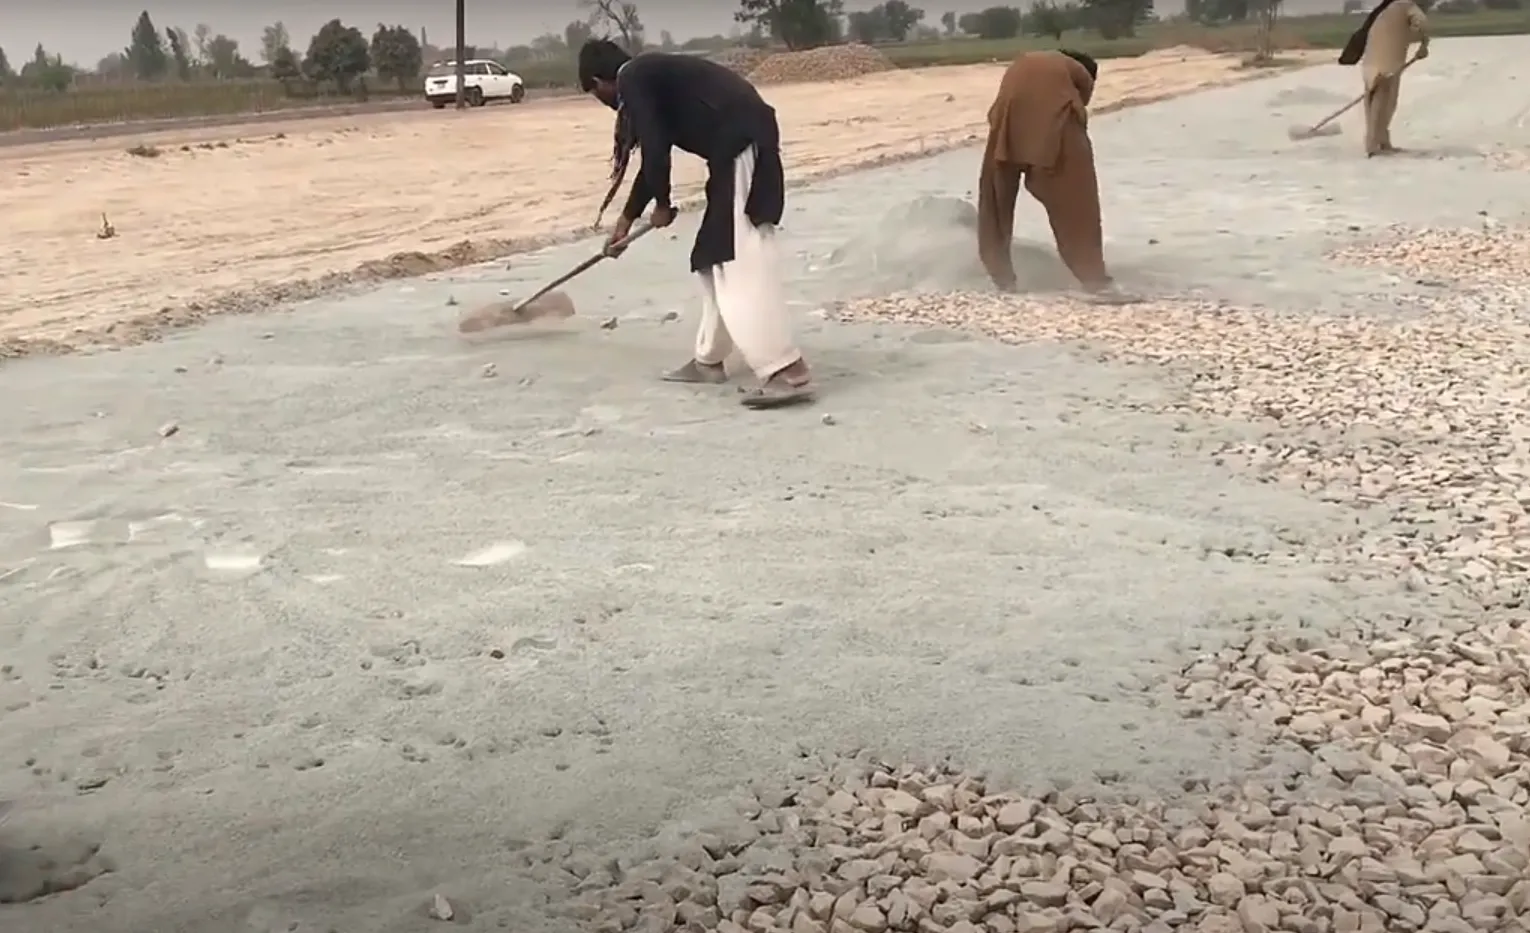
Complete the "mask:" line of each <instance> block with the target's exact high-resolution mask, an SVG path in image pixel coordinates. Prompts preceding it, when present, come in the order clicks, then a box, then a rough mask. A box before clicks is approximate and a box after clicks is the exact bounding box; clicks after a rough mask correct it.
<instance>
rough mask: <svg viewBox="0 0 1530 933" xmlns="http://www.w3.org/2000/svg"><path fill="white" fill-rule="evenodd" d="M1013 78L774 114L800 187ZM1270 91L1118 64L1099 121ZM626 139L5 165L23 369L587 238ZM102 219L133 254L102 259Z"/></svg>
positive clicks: (469, 115) (307, 146) (393, 140)
mask: <svg viewBox="0 0 1530 933" xmlns="http://www.w3.org/2000/svg"><path fill="white" fill-rule="evenodd" d="M998 74H999V68H998V66H991V65H983V66H975V67H970V68H938V69H927V70H923V71H898V72H890V73H887V74H882V75H876V76H872V77H868V78H864V79H860V80H856V81H851V82H844V83H835V84H827V85H796V86H789V87H782V88H773V89H770V90H769V91H768V97H769V99H770V100H771V102H772V103H774V104H775V105H776V106H777V108H778V109H779V111H780V113H781V119H782V123H783V132H784V144H785V146H786V150H787V151H786V158H787V161H788V164H789V165H790V172H791V175H792V178H793V179H794V180H799V181H800V180H803V179H807V178H813V177H821V176H823V175H829V174H834V173H837V172H842V171H846V170H848V169H852V168H855V167H857V166H861V165H865V164H868V163H875V162H878V161H886V160H892V159H898V158H904V157H908V156H910V155H918V154H920V153H927V152H938V151H942V150H944V149H948V148H950V147H951V146H953V145H964V144H966V143H967V142H968V141H969V140H970V139H971V138H972V137H973V135H974V134H975V133H977V132H978V131H979V129H980V128H981V126H982V125H983V121H984V118H985V114H986V113H987V107H988V104H989V101H990V99H991V96H992V94H993V91H994V88H995V83H996V81H997V76H998ZM1259 74H1261V73H1260V72H1252V71H1248V70H1241V69H1239V68H1238V67H1237V62H1236V60H1234V59H1232V58H1227V57H1217V56H1211V55H1208V54H1205V53H1197V52H1194V51H1189V52H1185V53H1184V54H1180V53H1159V54H1155V55H1151V56H1146V57H1143V58H1140V59H1128V60H1123V61H1120V62H1111V63H1108V64H1107V65H1106V66H1105V69H1104V77H1103V79H1102V82H1101V87H1100V90H1099V93H1098V95H1097V101H1096V105H1097V107H1099V108H1105V109H1108V108H1110V107H1111V106H1120V105H1122V104H1124V103H1128V102H1131V101H1134V100H1151V99H1155V98H1158V97H1164V96H1172V95H1175V94H1181V93H1186V92H1189V91H1192V90H1195V89H1197V88H1201V87H1206V86H1209V85H1215V84H1222V83H1227V82H1232V81H1240V80H1245V79H1248V78H1249V77H1251V76H1257V75H1259ZM610 119H611V118H610V114H609V113H608V112H606V111H605V110H604V108H602V107H600V106H599V105H597V104H595V103H593V102H591V101H590V100H588V99H585V98H574V99H569V100H562V101H544V102H540V103H534V104H528V105H526V106H522V107H492V108H486V109H484V110H475V111H471V112H466V113H460V114H459V113H456V112H436V111H429V110H427V111H421V112H413V113H387V114H369V115H356V116H353V117H347V118H343V119H340V120H332V121H318V120H301V121H292V122H290V123H287V124H282V123H262V124H259V125H256V126H248V127H243V128H241V127H218V128H206V127H202V128H181V129H178V130H174V131H166V132H161V133H150V134H145V135H143V136H141V137H137V138H130V137H119V138H114V139H110V140H104V141H76V142H61V143H53V144H43V145H36V146H18V147H13V148H10V149H6V150H3V151H0V175H3V177H4V178H5V187H4V193H3V194H0V207H3V209H4V212H5V216H6V218H7V221H6V237H5V245H4V250H3V254H0V255H3V261H4V263H5V266H6V268H7V270H9V271H8V272H7V285H8V286H9V287H8V288H7V289H6V290H5V292H4V295H3V296H0V341H3V342H5V344H6V345H8V347H9V353H10V354H11V355H15V354H17V353H24V352H36V351H37V350H39V349H48V350H53V351H58V350H67V349H68V348H69V347H71V346H75V345H79V344H82V343H89V342H91V341H99V340H103V339H104V340H108V341H111V342H118V343H120V342H131V341H133V340H135V339H139V338H141V337H142V336H144V335H145V332H146V331H148V332H157V331H158V330H160V329H162V328H163V327H165V326H167V325H170V324H175V323H188V322H193V321H196V320H199V319H200V318H202V317H205V316H206V315H208V314H210V313H214V312H215V311H216V310H220V309H232V310H240V311H248V310H255V309H259V308H263V307H268V306H270V305H271V304H273V303H278V304H279V303H281V302H282V301H286V300H291V299H292V298H294V297H305V296H309V295H313V294H317V293H320V292H322V291H324V290H326V289H330V288H333V287H336V286H340V285H345V284H349V283H354V282H367V281H375V280H377V279H380V278H388V277H392V276H398V275H406V274H419V273H421V272H424V271H429V270H433V269H444V268H450V267H453V266H459V265H464V264H467V263H471V262H477V261H483V260H485V259H489V258H493V257H496V256H501V255H505V254H507V253H510V252H514V251H516V250H517V249H522V248H525V247H526V246H527V245H530V244H535V243H538V242H543V241H546V240H549V239H552V238H557V237H559V236H563V235H567V234H569V233H570V232H573V231H577V230H579V229H581V228H587V227H588V225H589V224H590V223H592V222H593V221H594V219H595V207H596V205H597V204H598V202H599V198H600V196H601V194H602V193H604V191H605V187H606V182H605V177H606V171H607V168H606V166H607V163H608V157H609V152H610V139H611V136H610ZM134 147H147V148H148V151H153V152H156V153H158V155H157V156H155V157H144V156H134V155H129V154H128V153H127V151H126V150H128V149H130V148H134ZM140 151H143V150H140ZM693 163H695V160H691V159H680V160H678V161H677V162H676V167H677V173H676V180H677V190H678V191H679V192H680V193H681V194H682V195H687V194H694V193H695V192H696V191H697V190H698V185H699V181H700V175H701V173H700V166H699V163H695V164H693ZM103 214H105V215H106V217H107V218H108V220H109V221H110V222H111V223H112V224H113V225H114V226H115V228H116V231H117V236H116V237H115V238H113V239H109V240H100V239H97V238H96V232H97V231H98V230H100V229H101V218H102V215H103Z"/></svg>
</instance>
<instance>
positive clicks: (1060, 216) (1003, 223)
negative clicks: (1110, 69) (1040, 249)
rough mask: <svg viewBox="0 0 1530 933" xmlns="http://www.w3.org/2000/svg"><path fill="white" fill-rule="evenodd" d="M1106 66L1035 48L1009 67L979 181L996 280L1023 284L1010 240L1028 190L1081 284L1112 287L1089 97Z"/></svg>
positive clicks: (981, 230) (981, 234)
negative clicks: (1018, 200)
mask: <svg viewBox="0 0 1530 933" xmlns="http://www.w3.org/2000/svg"><path fill="white" fill-rule="evenodd" d="M1098 73H1099V66H1098V65H1096V64H1095V62H1094V59H1092V58H1090V57H1089V56H1088V55H1084V54H1082V53H1080V52H1069V51H1057V52H1028V53H1026V54H1024V55H1021V56H1020V57H1019V58H1017V59H1015V61H1014V63H1013V64H1011V65H1010V66H1009V70H1008V71H1006V72H1005V73H1004V80H1003V82H1002V83H1001V84H1000V85H999V96H998V97H997V98H995V99H994V102H993V106H992V107H990V108H989V110H988V150H987V151H986V152H984V153H983V172H982V177H981V178H980V179H979V181H978V251H979V254H980V255H981V256H982V259H983V266H984V267H985V268H986V269H987V270H988V274H989V276H990V277H991V278H992V279H993V281H994V284H995V285H997V286H999V287H1000V288H1002V289H1005V290H1006V291H1007V290H1010V289H1013V288H1014V287H1015V285H1016V281H1015V267H1014V260H1013V259H1012V258H1011V256H1010V243H1011V240H1013V238H1014V228H1015V200H1016V198H1018V197H1019V196H1020V182H1021V179H1024V181H1025V190H1027V191H1029V192H1030V193H1031V196H1032V197H1034V198H1035V199H1036V200H1038V201H1040V202H1041V205H1042V207H1044V208H1046V211H1047V219H1048V220H1049V221H1051V224H1052V235H1053V237H1055V238H1056V240H1057V252H1058V254H1059V255H1061V256H1062V261H1063V262H1064V263H1065V264H1066V265H1067V267H1068V270H1069V271H1070V272H1072V273H1073V276H1074V277H1075V278H1077V279H1078V281H1079V284H1081V285H1083V287H1084V288H1085V289H1087V290H1089V291H1091V292H1098V291H1102V290H1104V289H1107V288H1109V287H1110V285H1111V281H1110V276H1109V275H1108V274H1106V272H1105V246H1104V234H1103V233H1102V232H1101V229H1100V187H1099V180H1098V179H1097V178H1096V177H1095V173H1094V147H1093V146H1091V145H1090V143H1089V111H1088V107H1089V99H1090V97H1092V96H1093V95H1094V79H1095V76H1096V75H1097V74H1098Z"/></svg>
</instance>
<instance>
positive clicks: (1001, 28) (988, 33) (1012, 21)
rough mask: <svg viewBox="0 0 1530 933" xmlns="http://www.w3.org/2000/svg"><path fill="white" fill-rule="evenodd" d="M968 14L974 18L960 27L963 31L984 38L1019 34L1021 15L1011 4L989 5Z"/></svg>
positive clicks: (1005, 37)
mask: <svg viewBox="0 0 1530 933" xmlns="http://www.w3.org/2000/svg"><path fill="white" fill-rule="evenodd" d="M968 15H970V16H973V17H974V19H972V20H970V21H968V23H967V25H965V26H963V27H962V30H963V31H964V32H970V33H972V34H973V35H976V36H980V37H981V38H984V39H1013V38H1015V37H1016V36H1018V35H1020V20H1021V19H1022V17H1021V15H1020V11H1019V10H1017V9H1015V8H1014V7H1012V6H991V7H989V8H988V9H986V10H983V11H982V12H981V13H972V14H968ZM963 19H966V17H963ZM969 26H970V27H971V28H970V29H969V28H968V27H969Z"/></svg>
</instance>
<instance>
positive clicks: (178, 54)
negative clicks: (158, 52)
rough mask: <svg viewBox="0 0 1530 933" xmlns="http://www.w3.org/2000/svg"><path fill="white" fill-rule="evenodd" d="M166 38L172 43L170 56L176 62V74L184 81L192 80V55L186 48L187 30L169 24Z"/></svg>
mask: <svg viewBox="0 0 1530 933" xmlns="http://www.w3.org/2000/svg"><path fill="white" fill-rule="evenodd" d="M165 39H166V41H168V42H169V43H170V58H171V59H172V60H173V61H174V62H175V76H176V77H177V78H179V79H180V80H182V81H190V80H191V56H190V54H189V53H188V52H187V50H186V44H187V40H186V31H185V30H184V29H177V28H176V27H174V26H169V27H167V28H166V29H165Z"/></svg>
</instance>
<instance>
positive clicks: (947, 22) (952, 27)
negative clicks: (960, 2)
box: [940, 10, 956, 36]
mask: <svg viewBox="0 0 1530 933" xmlns="http://www.w3.org/2000/svg"><path fill="white" fill-rule="evenodd" d="M940 25H941V28H942V29H944V30H945V31H946V35H948V36H954V35H956V14H955V13H953V12H951V11H950V10H947V11H946V12H944V13H942V14H940Z"/></svg>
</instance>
